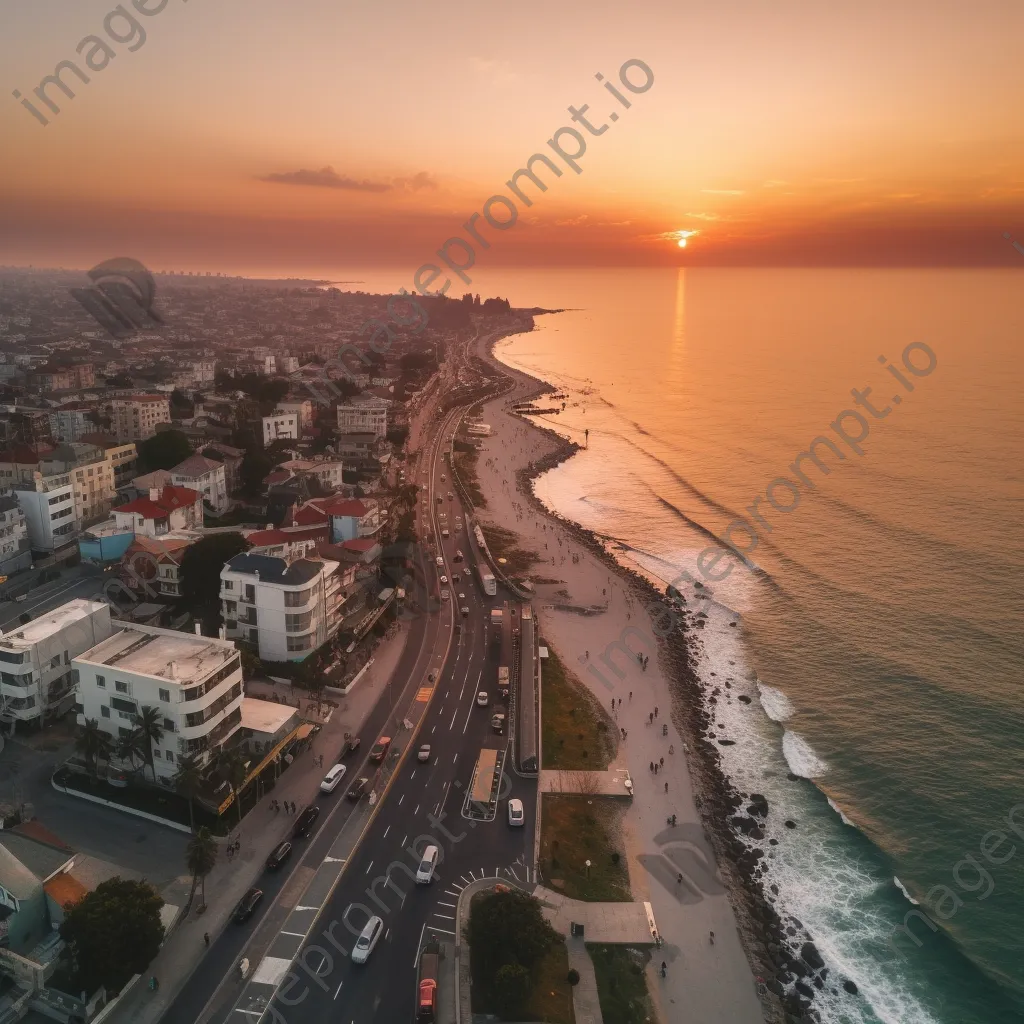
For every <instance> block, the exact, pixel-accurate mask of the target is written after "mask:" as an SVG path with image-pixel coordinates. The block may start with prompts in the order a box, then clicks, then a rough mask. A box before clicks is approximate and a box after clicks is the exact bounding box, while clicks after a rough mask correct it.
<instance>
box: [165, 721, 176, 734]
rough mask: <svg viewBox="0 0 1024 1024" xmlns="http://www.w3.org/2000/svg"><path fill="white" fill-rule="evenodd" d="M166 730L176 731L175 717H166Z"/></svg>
mask: <svg viewBox="0 0 1024 1024" xmlns="http://www.w3.org/2000/svg"><path fill="white" fill-rule="evenodd" d="M164 732H174V719H173V718H165V719H164Z"/></svg>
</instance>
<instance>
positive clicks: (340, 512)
mask: <svg viewBox="0 0 1024 1024" xmlns="http://www.w3.org/2000/svg"><path fill="white" fill-rule="evenodd" d="M327 511H328V512H329V513H330V514H331V515H332V516H350V517H351V518H353V519H361V518H362V517H363V516H365V515H366V513H367V512H369V511H370V510H369V509H368V508H367V507H366V506H365V505H364V504H363V503H362V502H361V501H359V500H358V499H356V498H349V499H348V500H346V501H338V502H335V503H334V504H333V505H330V506H329V507H328V508H327Z"/></svg>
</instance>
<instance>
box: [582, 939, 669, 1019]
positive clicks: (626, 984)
mask: <svg viewBox="0 0 1024 1024" xmlns="http://www.w3.org/2000/svg"><path fill="white" fill-rule="evenodd" d="M587 952H588V953H589V954H590V959H591V960H592V961H593V963H594V974H595V975H596V976H597V994H598V998H599V999H600V1001H601V1016H602V1018H604V1024H644V1022H645V1021H649V1020H652V1019H653V1018H654V1004H653V1003H652V1002H651V994H650V992H648V991H647V977H646V975H645V974H644V968H645V967H646V966H647V961H648V960H650V958H651V954H650V952H649V951H648V950H645V949H637V948H634V947H632V946H602V945H597V944H591V943H588V944H587Z"/></svg>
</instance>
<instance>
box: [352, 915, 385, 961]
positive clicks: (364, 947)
mask: <svg viewBox="0 0 1024 1024" xmlns="http://www.w3.org/2000/svg"><path fill="white" fill-rule="evenodd" d="M383 931H384V922H383V921H382V920H381V919H380V918H379V917H371V918H370V920H369V921H367V922H366V925H365V926H364V927H363V930H362V931H361V932H360V933H359V938H358V939H356V944H355V945H354V946H353V947H352V963H354V964H365V963H366V961H367V960H369V959H370V954H371V953H372V952H373V947H374V946H376V945H377V940H378V939H379V938H380V937H381V934H382V933H383Z"/></svg>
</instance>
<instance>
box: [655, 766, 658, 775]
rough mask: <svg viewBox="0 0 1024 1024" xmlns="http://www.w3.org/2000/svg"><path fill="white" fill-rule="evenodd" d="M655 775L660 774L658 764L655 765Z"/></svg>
mask: <svg viewBox="0 0 1024 1024" xmlns="http://www.w3.org/2000/svg"><path fill="white" fill-rule="evenodd" d="M654 774H655V775H657V774H658V765H657V764H655V765H654Z"/></svg>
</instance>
